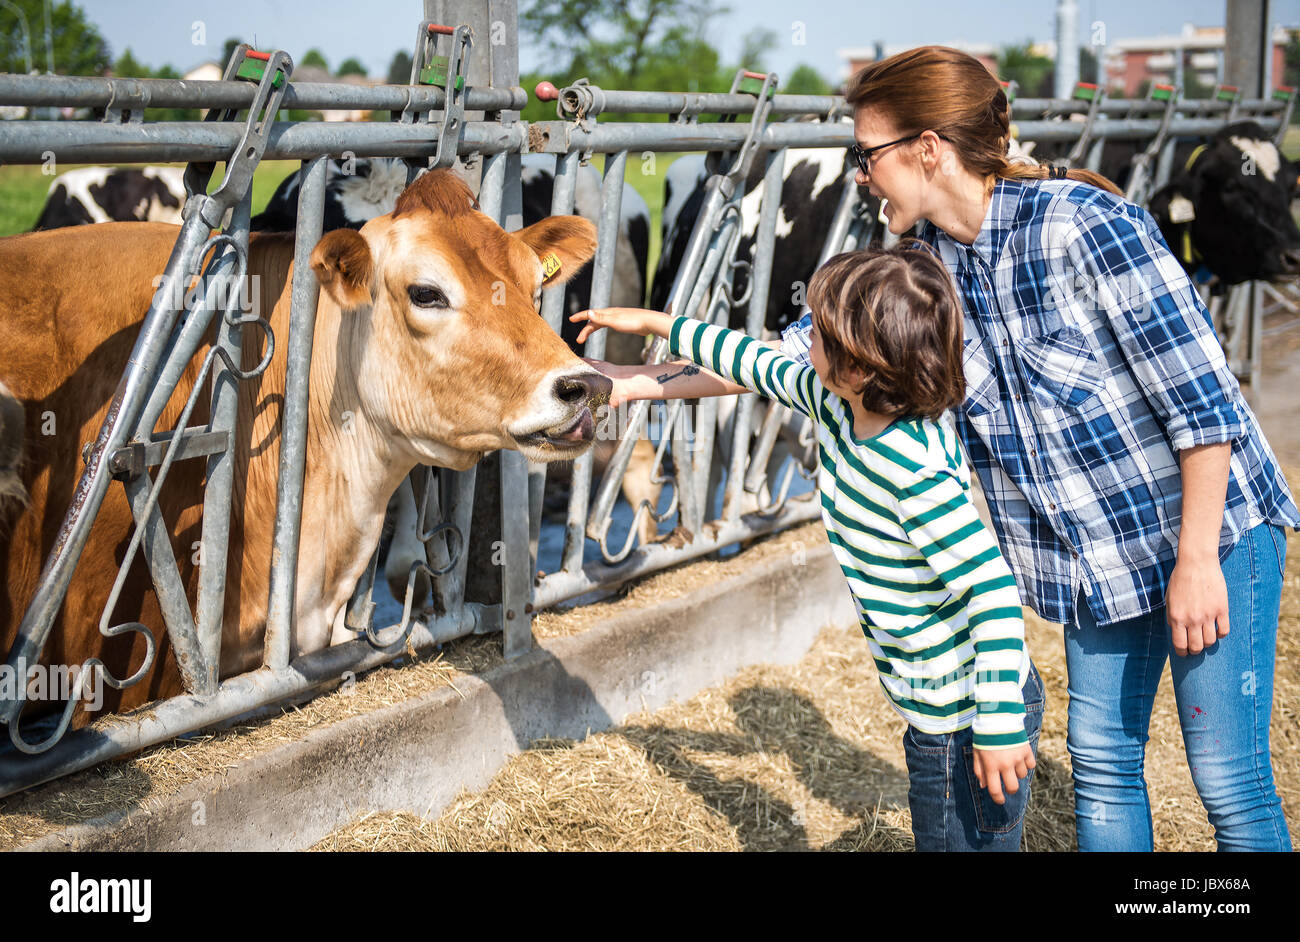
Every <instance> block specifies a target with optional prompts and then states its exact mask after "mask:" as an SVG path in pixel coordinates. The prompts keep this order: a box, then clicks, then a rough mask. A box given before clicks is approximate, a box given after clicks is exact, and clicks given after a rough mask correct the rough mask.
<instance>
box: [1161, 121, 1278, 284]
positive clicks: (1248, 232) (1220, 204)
mask: <svg viewBox="0 0 1300 942" xmlns="http://www.w3.org/2000/svg"><path fill="white" fill-rule="evenodd" d="M1295 187H1296V166H1295V164H1293V163H1291V161H1289V160H1287V159H1286V158H1285V157H1283V156H1282V155H1281V154H1280V153H1279V152H1278V149H1277V147H1276V146H1275V145H1274V144H1273V142H1272V141H1271V140H1270V139H1269V137H1268V135H1266V134H1265V133H1264V131H1263V129H1262V128H1260V126H1259V124H1258V123H1256V122H1254V121H1241V122H1237V123H1235V124H1230V125H1228V126H1227V127H1225V128H1223V129H1222V130H1220V131H1218V132H1217V133H1216V134H1215V135H1214V137H1213V138H1212V139H1211V140H1210V141H1209V143H1208V144H1206V145H1205V146H1204V147H1201V148H1198V150H1197V151H1195V152H1193V154H1192V155H1191V158H1190V159H1189V160H1188V162H1187V165H1186V166H1185V167H1183V168H1182V170H1181V172H1179V173H1178V174H1177V175H1176V176H1175V177H1174V179H1173V180H1172V181H1171V182H1170V183H1169V185H1168V186H1166V187H1164V188H1163V189H1161V190H1160V191H1158V192H1157V193H1155V194H1153V195H1152V197H1151V201H1150V210H1151V214H1152V216H1154V217H1155V219H1156V222H1157V223H1158V224H1159V226H1160V231H1161V233H1162V234H1163V235H1164V237H1165V241H1166V242H1168V243H1169V247H1170V248H1171V249H1172V250H1173V251H1174V254H1175V255H1177V256H1178V257H1179V259H1180V261H1182V263H1183V265H1184V267H1186V268H1187V269H1188V270H1189V271H1192V270H1195V269H1196V268H1197V267H1199V265H1200V264H1201V263H1202V262H1203V263H1204V264H1205V266H1206V267H1207V268H1208V269H1209V270H1210V271H1211V272H1213V273H1214V274H1215V275H1217V276H1218V277H1219V278H1220V279H1221V280H1222V281H1223V282H1224V283H1225V284H1230V285H1231V284H1238V283H1240V282H1243V281H1251V280H1269V279H1273V278H1285V277H1293V276H1295V275H1297V274H1300V228H1297V227H1296V223H1295V219H1294V218H1293V217H1292V215H1291V201H1292V199H1293V198H1294V197H1295V195H1296V193H1295Z"/></svg>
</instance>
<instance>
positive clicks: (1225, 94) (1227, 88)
mask: <svg viewBox="0 0 1300 942" xmlns="http://www.w3.org/2000/svg"><path fill="white" fill-rule="evenodd" d="M1214 97H1215V98H1217V99H1218V100H1219V101H1236V100H1237V99H1238V98H1240V97H1241V89H1240V88H1238V87H1237V86H1236V85H1220V86H1218V87H1217V88H1216V89H1215V90H1214Z"/></svg>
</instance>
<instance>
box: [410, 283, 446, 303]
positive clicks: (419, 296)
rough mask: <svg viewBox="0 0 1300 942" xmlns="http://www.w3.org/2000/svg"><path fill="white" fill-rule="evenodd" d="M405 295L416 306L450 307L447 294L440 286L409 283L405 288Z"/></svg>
mask: <svg viewBox="0 0 1300 942" xmlns="http://www.w3.org/2000/svg"><path fill="white" fill-rule="evenodd" d="M406 294H407V296H408V297H409V298H410V299H411V303H412V304H414V305H415V306H416V307H434V308H439V307H450V306H451V305H450V304H449V303H448V301H447V296H446V295H445V294H443V293H442V289H441V288H435V287H433V286H432V285H411V286H410V287H409V288H407V289H406Z"/></svg>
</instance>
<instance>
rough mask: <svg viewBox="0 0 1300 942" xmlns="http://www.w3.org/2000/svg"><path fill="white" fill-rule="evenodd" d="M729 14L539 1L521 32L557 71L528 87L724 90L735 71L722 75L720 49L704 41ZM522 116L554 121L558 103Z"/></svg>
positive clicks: (689, 6) (696, 0) (662, 4)
mask: <svg viewBox="0 0 1300 942" xmlns="http://www.w3.org/2000/svg"><path fill="white" fill-rule="evenodd" d="M723 12H725V8H723V7H720V6H718V5H717V4H716V3H715V2H713V0H534V2H533V3H532V4H531V5H530V6H528V7H527V8H526V9H524V10H522V12H521V13H520V18H519V21H520V32H521V33H523V34H525V35H528V36H532V37H533V38H534V41H535V42H536V43H537V44H538V45H540V46H541V48H542V50H543V51H544V53H545V54H546V56H547V57H548V59H549V60H550V61H551V62H553V63H554V65H553V66H550V67H548V68H547V69H546V71H544V72H539V73H534V74H531V75H528V76H525V77H524V78H523V81H524V86H525V87H526V88H528V89H529V90H531V89H532V88H533V87H534V85H535V84H536V83H537V82H538V81H540V80H542V79H545V80H546V81H549V82H553V83H554V84H555V85H556V86H557V87H563V86H564V85H567V84H571V83H572V82H573V81H574V80H576V79H578V78H582V77H586V78H588V79H590V80H591V82H592V84H594V85H601V86H603V87H606V88H621V89H633V90H649V89H664V90H673V91H726V89H727V87H728V84H729V82H730V81H731V75H732V74H733V70H723V69H721V68H720V67H719V57H718V53H717V50H715V49H714V48H713V47H712V46H710V45H709V44H708V43H707V42H705V41H704V40H703V39H701V38H700V37H701V36H703V35H705V34H706V33H707V29H708V24H709V21H710V20H712V19H713V18H714V17H716V16H718V15H719V14H721V13H723ZM523 117H524V119H525V120H527V121H545V120H553V119H554V118H555V105H554V104H553V103H551V102H539V101H537V100H536V99H534V100H532V101H530V102H529V104H528V107H527V108H526V109H525V110H524V114H523ZM628 117H629V118H630V119H631V120H659V121H662V120H665V117H664V116H663V115H629V116H628Z"/></svg>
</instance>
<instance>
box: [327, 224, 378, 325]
mask: <svg viewBox="0 0 1300 942" xmlns="http://www.w3.org/2000/svg"><path fill="white" fill-rule="evenodd" d="M373 268H374V262H373V260H372V259H371V256H370V245H369V243H367V242H366V240H365V238H364V237H363V236H362V235H361V233H359V232H357V231H356V230H355V229H335V230H334V231H333V232H330V233H326V235H325V237H324V238H323V239H321V240H320V241H319V242H318V243H316V248H314V249H312V253H311V270H312V271H313V272H315V273H316V280H317V281H319V282H320V286H321V287H322V288H323V289H325V291H326V292H327V293H328V294H329V296H330V297H331V298H333V299H334V300H335V302H337V304H338V306H339V307H341V308H343V310H345V311H350V310H352V309H354V308H358V307H361V305H363V304H367V303H369V301H370V278H371V274H372V271H373Z"/></svg>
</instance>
